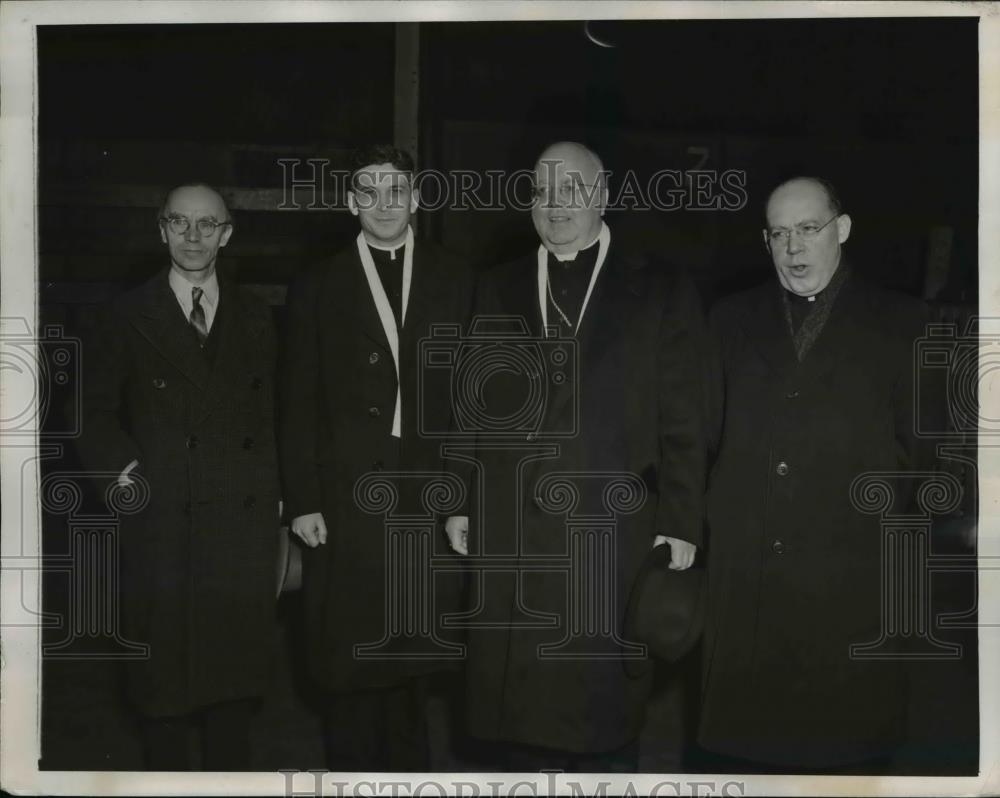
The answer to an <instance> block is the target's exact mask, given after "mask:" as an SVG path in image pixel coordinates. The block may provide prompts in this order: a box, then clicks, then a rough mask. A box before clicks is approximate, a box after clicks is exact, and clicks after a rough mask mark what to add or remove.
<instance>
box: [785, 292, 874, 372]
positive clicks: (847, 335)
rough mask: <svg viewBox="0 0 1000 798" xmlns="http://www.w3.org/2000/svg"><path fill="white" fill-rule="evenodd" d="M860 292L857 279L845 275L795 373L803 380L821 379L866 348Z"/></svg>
mask: <svg viewBox="0 0 1000 798" xmlns="http://www.w3.org/2000/svg"><path fill="white" fill-rule="evenodd" d="M863 313H864V301H863V292H861V291H858V287H857V282H856V279H855V278H853V277H850V276H849V277H848V278H847V280H846V281H845V282H844V284H843V285H842V286H841V288H840V292H839V293H838V295H837V297H836V299H835V300H834V302H833V307H832V308H830V315H829V317H828V318H827V320H826V324H825V325H823V329H822V331H821V332H820V334H819V336H818V337H817V338H816V342H815V343H814V344H813V346H812V348H811V349H810V350H809V352H808V354H806V356H805V359H804V360H803V361H802V363H801V364H800V365H799V371H798V376H799V379H800V380H801V381H802V382H804V383H808V382H813V381H815V380H819V379H821V378H822V377H823V376H824V375H825V374H827V373H828V372H829V371H831V370H832V369H833V368H835V367H836V366H837V364H838V363H840V362H841V361H842V360H843V359H844V358H846V357H849V356H855V357H856V356H857V355H858V354H859V353H860V352H863V351H865V348H866V341H865V338H866V335H865V330H866V325H865V324H864V321H863V319H862V316H863Z"/></svg>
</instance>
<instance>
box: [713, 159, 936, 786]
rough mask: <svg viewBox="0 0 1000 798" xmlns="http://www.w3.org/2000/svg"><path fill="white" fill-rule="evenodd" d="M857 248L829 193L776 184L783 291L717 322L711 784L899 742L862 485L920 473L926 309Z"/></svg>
mask: <svg viewBox="0 0 1000 798" xmlns="http://www.w3.org/2000/svg"><path fill="white" fill-rule="evenodd" d="M850 232H851V218H850V216H848V215H847V214H846V213H844V212H843V210H842V208H841V206H840V201H839V200H838V198H837V195H836V192H835V191H834V190H833V187H832V186H831V185H830V184H829V183H828V182H826V181H823V180H820V179H816V178H796V179H793V180H790V181H787V182H785V183H783V184H781V185H780V186H778V187H777V188H776V189H774V191H773V192H772V193H771V195H770V197H769V199H768V202H767V227H766V229H765V230H764V242H765V244H766V246H767V248H768V249H769V251H770V254H771V257H772V259H773V261H774V266H775V270H776V273H777V279H776V280H772V281H769V282H767V283H765V284H764V285H761V286H760V287H758V288H755V289H752V290H750V291H747V292H745V293H741V294H738V295H736V296H733V297H729V298H727V299H724V300H722V301H721V302H719V303H718V304H717V306H716V307H715V308H714V309H713V311H712V313H711V316H710V328H711V332H712V337H713V338H714V340H715V342H716V345H717V346H716V349H717V354H716V358H715V360H714V363H713V371H714V378H713V380H712V382H713V384H714V391H713V394H712V395H713V400H712V402H711V405H710V406H711V408H712V412H711V416H712V418H713V419H714V420H713V422H712V434H711V435H710V437H711V438H712V439H713V440H714V449H715V453H714V460H713V461H712V463H711V472H710V477H709V488H708V524H709V526H708V530H709V543H708V550H709V563H708V574H709V585H710V590H709V599H710V601H709V614H708V625H707V630H706V641H705V650H704V666H705V673H704V700H703V707H702V716H701V728H700V735H699V739H700V743H701V745H702V746H703V747H705V748H706V749H708V750H709V751H711V752H713V753H715V754H719V755H723V757H726V758H728V759H726V758H722V759H719V760H718V761H716V762H715V764H714V765H709V767H711V769H713V770H730V771H731V770H736V771H737V772H739V771H741V770H744V771H753V770H755V769H767V768H771V769H777V770H780V769H782V768H784V769H788V770H793V771H794V770H798V771H809V770H820V771H829V772H839V771H840V770H841V769H843V770H844V771H845V772H849V771H850V770H851V769H858V770H867V771H871V772H876V771H878V770H879V769H880V768H884V767H885V766H886V762H887V761H888V759H887V758H888V757H889V756H890V755H891V752H892V750H893V748H894V746H895V745H896V744H897V741H898V739H899V736H900V733H901V726H902V723H903V721H904V700H905V696H904V692H905V690H904V681H903V679H902V678H901V676H902V673H901V670H900V668H899V667H898V663H897V662H894V661H892V660H891V659H871V658H864V657H863V656H853V655H852V654H851V651H850V648H851V646H852V645H855V646H862V645H864V644H866V643H874V642H876V641H878V640H879V639H880V628H881V625H880V624H881V614H880V613H881V608H882V603H881V600H880V569H881V565H882V559H881V558H882V553H881V551H882V549H881V547H882V534H881V530H880V522H879V517H878V516H877V515H872V514H870V513H866V512H864V510H863V508H862V507H860V506H855V503H854V502H852V494H851V486H852V482H853V481H854V480H855V479H856V478H858V477H860V476H861V475H863V474H865V473H866V472H871V471H881V472H887V474H888V476H887V478H888V479H889V480H890V481H892V480H893V477H892V476H891V472H897V473H898V472H901V473H903V474H905V473H906V472H907V471H912V470H913V469H915V468H917V467H918V466H919V462H920V461H921V460H922V456H921V455H920V454H919V452H920V449H921V447H919V446H918V442H917V439H916V437H915V429H914V418H913V407H914V401H913V390H914V388H913V386H914V373H913V363H914V360H913V351H914V350H913V347H914V342H915V341H916V339H917V338H918V337H919V336H920V335H921V334H922V332H923V327H924V321H925V308H924V305H923V303H922V302H920V301H918V300H916V299H912V298H909V297H906V296H903V295H900V294H897V293H894V292H890V291H885V290H881V289H879V288H876V287H875V286H873V285H870V284H869V283H867V282H866V281H865V280H864V279H862V277H860V276H859V275H858V274H857V273H855V272H854V271H853V270H852V269H851V266H850V264H849V263H848V261H847V260H846V258H845V255H844V251H843V245H844V243H845V242H846V241H847V239H848V236H849V235H850ZM898 488H899V490H900V495H902V494H903V493H905V485H904V484H900V485H899V486H898ZM710 761H712V760H710Z"/></svg>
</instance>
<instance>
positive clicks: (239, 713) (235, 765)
mask: <svg viewBox="0 0 1000 798" xmlns="http://www.w3.org/2000/svg"><path fill="white" fill-rule="evenodd" d="M255 706H256V701H255V700H253V699H241V700H238V701H224V702H222V703H219V704H212V705H210V706H207V707H204V708H203V709H201V710H199V711H197V712H193V713H191V714H189V715H180V716H177V717H170V718H144V719H143V724H142V730H143V745H144V748H145V754H146V767H147V769H149V770H198V769H201V770H210V771H234V770H240V771H244V770H252V767H251V762H250V720H251V718H252V717H253V713H254V709H255ZM199 732H200V737H201V745H200V746H198V745H196V737H197V736H198V733H199ZM199 748H200V751H199ZM199 753H200V756H199ZM199 759H200V760H201V761H200V763H199V761H198V760H199Z"/></svg>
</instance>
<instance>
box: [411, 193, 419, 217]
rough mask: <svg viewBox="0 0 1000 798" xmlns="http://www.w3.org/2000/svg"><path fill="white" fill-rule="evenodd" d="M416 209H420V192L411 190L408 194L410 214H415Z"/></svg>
mask: <svg viewBox="0 0 1000 798" xmlns="http://www.w3.org/2000/svg"><path fill="white" fill-rule="evenodd" d="M418 207H420V192H419V191H418V190H417V189H413V190H412V191H411V192H410V213H416V212H417V208H418Z"/></svg>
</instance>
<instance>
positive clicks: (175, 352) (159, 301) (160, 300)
mask: <svg viewBox="0 0 1000 798" xmlns="http://www.w3.org/2000/svg"><path fill="white" fill-rule="evenodd" d="M168 273H169V272H168V271H167V270H164V271H162V272H160V273H159V274H158V275H156V277H154V278H153V279H152V280H150V281H149V282H148V283H146V284H145V286H143V290H142V295H141V299H140V301H139V303H138V304H137V306H136V308H135V312H134V314H133V316H132V323H133V325H134V326H135V328H136V329H137V330H138V331H139V333H140V334H141V335H142V336H143V337H145V338H146V339H147V340H148V341H149V342H150V344H152V345H153V347H155V348H156V349H157V350H158V351H159V352H160V354H162V355H163V357H164V358H166V359H167V361H169V362H170V363H171V365H173V366H175V367H176V368H177V370H178V371H180V372H181V373H182V374H183V375H184V376H185V377H187V378H188V379H189V380H191V382H193V383H194V384H195V385H196V386H197V387H198V388H199V389H202V390H204V388H205V385H206V383H207V381H208V376H209V368H208V364H207V363H206V362H205V357H204V355H203V354H202V352H201V349H200V348H199V347H198V340H197V338H196V337H195V335H193V333H192V330H191V329H190V326H189V324H188V321H187V319H186V318H184V311H183V310H182V309H181V306H180V305H179V304H178V302H177V297H176V296H174V292H173V290H171V288H170V283H169V282H168V280H167V275H168Z"/></svg>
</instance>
